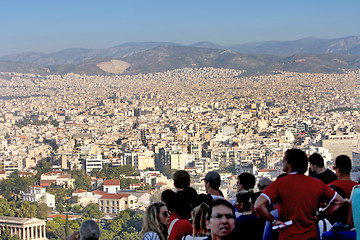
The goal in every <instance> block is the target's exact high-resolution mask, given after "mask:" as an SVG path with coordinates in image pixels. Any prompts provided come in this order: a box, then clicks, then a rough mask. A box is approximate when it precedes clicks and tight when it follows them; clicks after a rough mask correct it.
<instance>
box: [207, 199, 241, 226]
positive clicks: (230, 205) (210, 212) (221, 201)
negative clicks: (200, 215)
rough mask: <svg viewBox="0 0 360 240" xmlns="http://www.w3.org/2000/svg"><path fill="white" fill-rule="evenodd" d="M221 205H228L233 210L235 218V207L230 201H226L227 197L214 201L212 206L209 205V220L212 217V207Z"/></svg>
mask: <svg viewBox="0 0 360 240" xmlns="http://www.w3.org/2000/svg"><path fill="white" fill-rule="evenodd" d="M219 205H224V206H225V207H228V208H230V209H231V210H232V214H233V216H234V218H235V208H234V206H233V205H232V204H231V203H229V202H228V201H226V200H225V199H217V200H215V201H213V202H212V203H211V204H210V206H209V210H208V212H207V215H206V219H207V220H208V221H209V220H210V218H211V214H212V209H213V208H214V207H216V206H219Z"/></svg>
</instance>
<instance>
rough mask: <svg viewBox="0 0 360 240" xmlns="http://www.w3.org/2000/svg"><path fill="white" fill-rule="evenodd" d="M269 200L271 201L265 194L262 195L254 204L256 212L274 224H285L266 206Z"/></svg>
mask: <svg viewBox="0 0 360 240" xmlns="http://www.w3.org/2000/svg"><path fill="white" fill-rule="evenodd" d="M268 202H269V201H268V199H267V198H266V197H265V196H263V195H260V196H259V197H258V199H257V200H256V202H255V205H254V209H255V212H256V213H257V214H258V216H259V217H261V218H264V219H265V220H266V221H268V222H270V223H272V225H273V226H277V225H285V223H284V222H282V221H279V220H277V219H276V218H274V216H273V215H271V213H270V212H269V210H268V209H267V207H266V206H267V204H268Z"/></svg>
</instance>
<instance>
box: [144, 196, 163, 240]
mask: <svg viewBox="0 0 360 240" xmlns="http://www.w3.org/2000/svg"><path fill="white" fill-rule="evenodd" d="M169 223H170V214H169V211H168V209H167V207H166V205H165V203H163V202H156V203H153V204H151V205H150V206H149V207H148V208H147V209H146V212H145V214H144V218H143V226H142V229H141V232H140V238H141V239H142V240H166V239H167V226H168V225H169Z"/></svg>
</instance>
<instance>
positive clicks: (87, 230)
mask: <svg viewBox="0 0 360 240" xmlns="http://www.w3.org/2000/svg"><path fill="white" fill-rule="evenodd" d="M79 234H80V240H98V239H99V238H100V235H101V232H100V228H99V225H98V224H97V223H96V222H95V221H93V220H87V221H85V222H83V223H82V224H81V226H80V229H79Z"/></svg>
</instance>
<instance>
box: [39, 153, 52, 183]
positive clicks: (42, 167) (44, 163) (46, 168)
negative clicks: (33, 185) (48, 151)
mask: <svg viewBox="0 0 360 240" xmlns="http://www.w3.org/2000/svg"><path fill="white" fill-rule="evenodd" d="M36 170H37V173H36V175H35V178H36V181H37V182H40V177H41V175H42V174H43V173H47V172H50V171H52V167H51V163H50V158H43V159H41V160H40V161H39V162H38V163H37V164H36Z"/></svg>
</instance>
